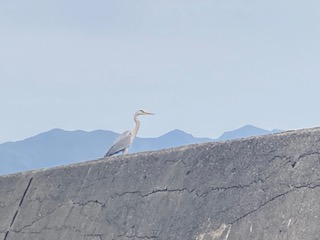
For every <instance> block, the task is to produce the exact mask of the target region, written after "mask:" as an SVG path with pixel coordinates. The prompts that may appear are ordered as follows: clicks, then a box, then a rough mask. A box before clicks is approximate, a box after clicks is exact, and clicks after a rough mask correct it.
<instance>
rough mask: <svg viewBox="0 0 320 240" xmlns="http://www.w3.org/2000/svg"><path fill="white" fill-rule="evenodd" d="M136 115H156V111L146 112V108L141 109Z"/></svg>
mask: <svg viewBox="0 0 320 240" xmlns="http://www.w3.org/2000/svg"><path fill="white" fill-rule="evenodd" d="M134 115H135V116H140V115H154V113H150V112H146V111H144V110H139V111H137V112H136V113H135V114H134Z"/></svg>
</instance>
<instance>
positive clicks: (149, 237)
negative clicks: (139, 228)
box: [118, 233, 159, 239]
mask: <svg viewBox="0 0 320 240" xmlns="http://www.w3.org/2000/svg"><path fill="white" fill-rule="evenodd" d="M118 237H126V238H129V239H131V238H137V239H158V238H159V237H157V236H154V235H152V236H139V235H127V233H125V234H122V235H118Z"/></svg>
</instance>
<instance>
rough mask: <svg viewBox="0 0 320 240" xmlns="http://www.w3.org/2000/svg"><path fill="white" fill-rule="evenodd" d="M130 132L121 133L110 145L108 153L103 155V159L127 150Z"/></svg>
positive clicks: (129, 142)
mask: <svg viewBox="0 0 320 240" xmlns="http://www.w3.org/2000/svg"><path fill="white" fill-rule="evenodd" d="M131 136H132V132H131V131H126V132H124V133H122V134H121V135H120V136H119V137H118V138H117V140H116V141H115V142H114V143H113V144H112V146H111V147H110V149H109V151H108V152H107V153H106V154H105V157H109V156H112V155H114V154H117V153H119V152H123V151H125V150H126V149H127V148H129V146H130V144H131Z"/></svg>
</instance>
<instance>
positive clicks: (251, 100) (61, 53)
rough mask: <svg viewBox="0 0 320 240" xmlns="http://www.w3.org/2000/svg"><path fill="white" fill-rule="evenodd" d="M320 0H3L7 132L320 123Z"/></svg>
mask: <svg viewBox="0 0 320 240" xmlns="http://www.w3.org/2000/svg"><path fill="white" fill-rule="evenodd" d="M319 23H320V1H319V0H267V1H256V0H228V1H224V0H208V1H201V0H199V1H191V0H183V1H177V0H158V1H156V0H152V1H151V0H127V1H124V0H116V1H106V0H96V1H84V0H80V1H79V0H68V1H65V0H46V1H43V0H29V1H22V0H11V1H8V0H4V1H1V2H0V34H1V35H0V36H1V37H0V101H1V108H0V116H1V119H0V121H1V124H0V133H1V134H0V142H5V141H16V140H19V139H23V138H26V137H30V136H32V135H35V134H38V133H40V132H44V131H48V130H50V129H52V128H63V129H66V130H76V129H82V130H87V131H90V130H95V129H107V130H113V131H115V132H123V131H125V130H127V129H131V128H132V127H133V121H132V115H133V113H134V112H135V111H136V110H138V109H145V110H148V111H152V112H155V113H156V114H157V115H155V116H152V117H151V116H150V117H143V119H142V117H141V121H142V127H141V129H140V132H139V136H140V137H157V136H159V135H162V134H164V133H166V132H168V131H171V130H173V129H175V128H178V129H181V130H184V131H186V132H188V133H191V134H193V135H194V136H206V137H213V138H215V137H218V136H219V135H220V134H222V133H223V132H224V131H227V130H233V129H236V128H239V127H241V126H243V125H245V124H253V125H255V126H258V127H261V128H264V129H269V130H271V129H274V128H279V129H297V128H305V127H313V126H320V111H319V103H320V93H319V89H320V25H319Z"/></svg>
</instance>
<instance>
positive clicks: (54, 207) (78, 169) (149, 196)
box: [0, 128, 320, 240]
mask: <svg viewBox="0 0 320 240" xmlns="http://www.w3.org/2000/svg"><path fill="white" fill-rule="evenodd" d="M319 226H320V129H319V128H316V129H308V130H300V131H294V132H286V133H281V134H275V135H269V136H263V137H254V138H248V139H241V140H235V141H228V142H222V143H205V144H198V145H191V146H186V147H181V148H175V149H170V150H163V151H157V152H146V153H140V154H134V155H127V156H124V157H123V156H119V157H111V158H106V159H102V160H97V161H91V162H86V163H83V164H77V165H70V166H64V167H58V168H52V169H45V170H40V171H34V172H27V173H22V174H15V175H8V176H3V177H0V240H1V239H4V240H31V239H32V240H58V239H60V240H62V239H63V240H82V239H83V240H102V239H108V240H109V239H110V240H111V239H120V240H122V239H123V240H125V239H136V240H138V239H163V240H168V239H183V240H184V239H187V240H188V239H193V240H222V239H223V240H236V239H243V240H244V239H245V240H247V239H249V240H250V239H252V240H253V239H256V240H260V239H270V240H271V239H272V240H276V239H279V240H288V239H289V240H301V239H304V240H309V239H310V240H311V239H313V240H316V239H320V227H319Z"/></svg>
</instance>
